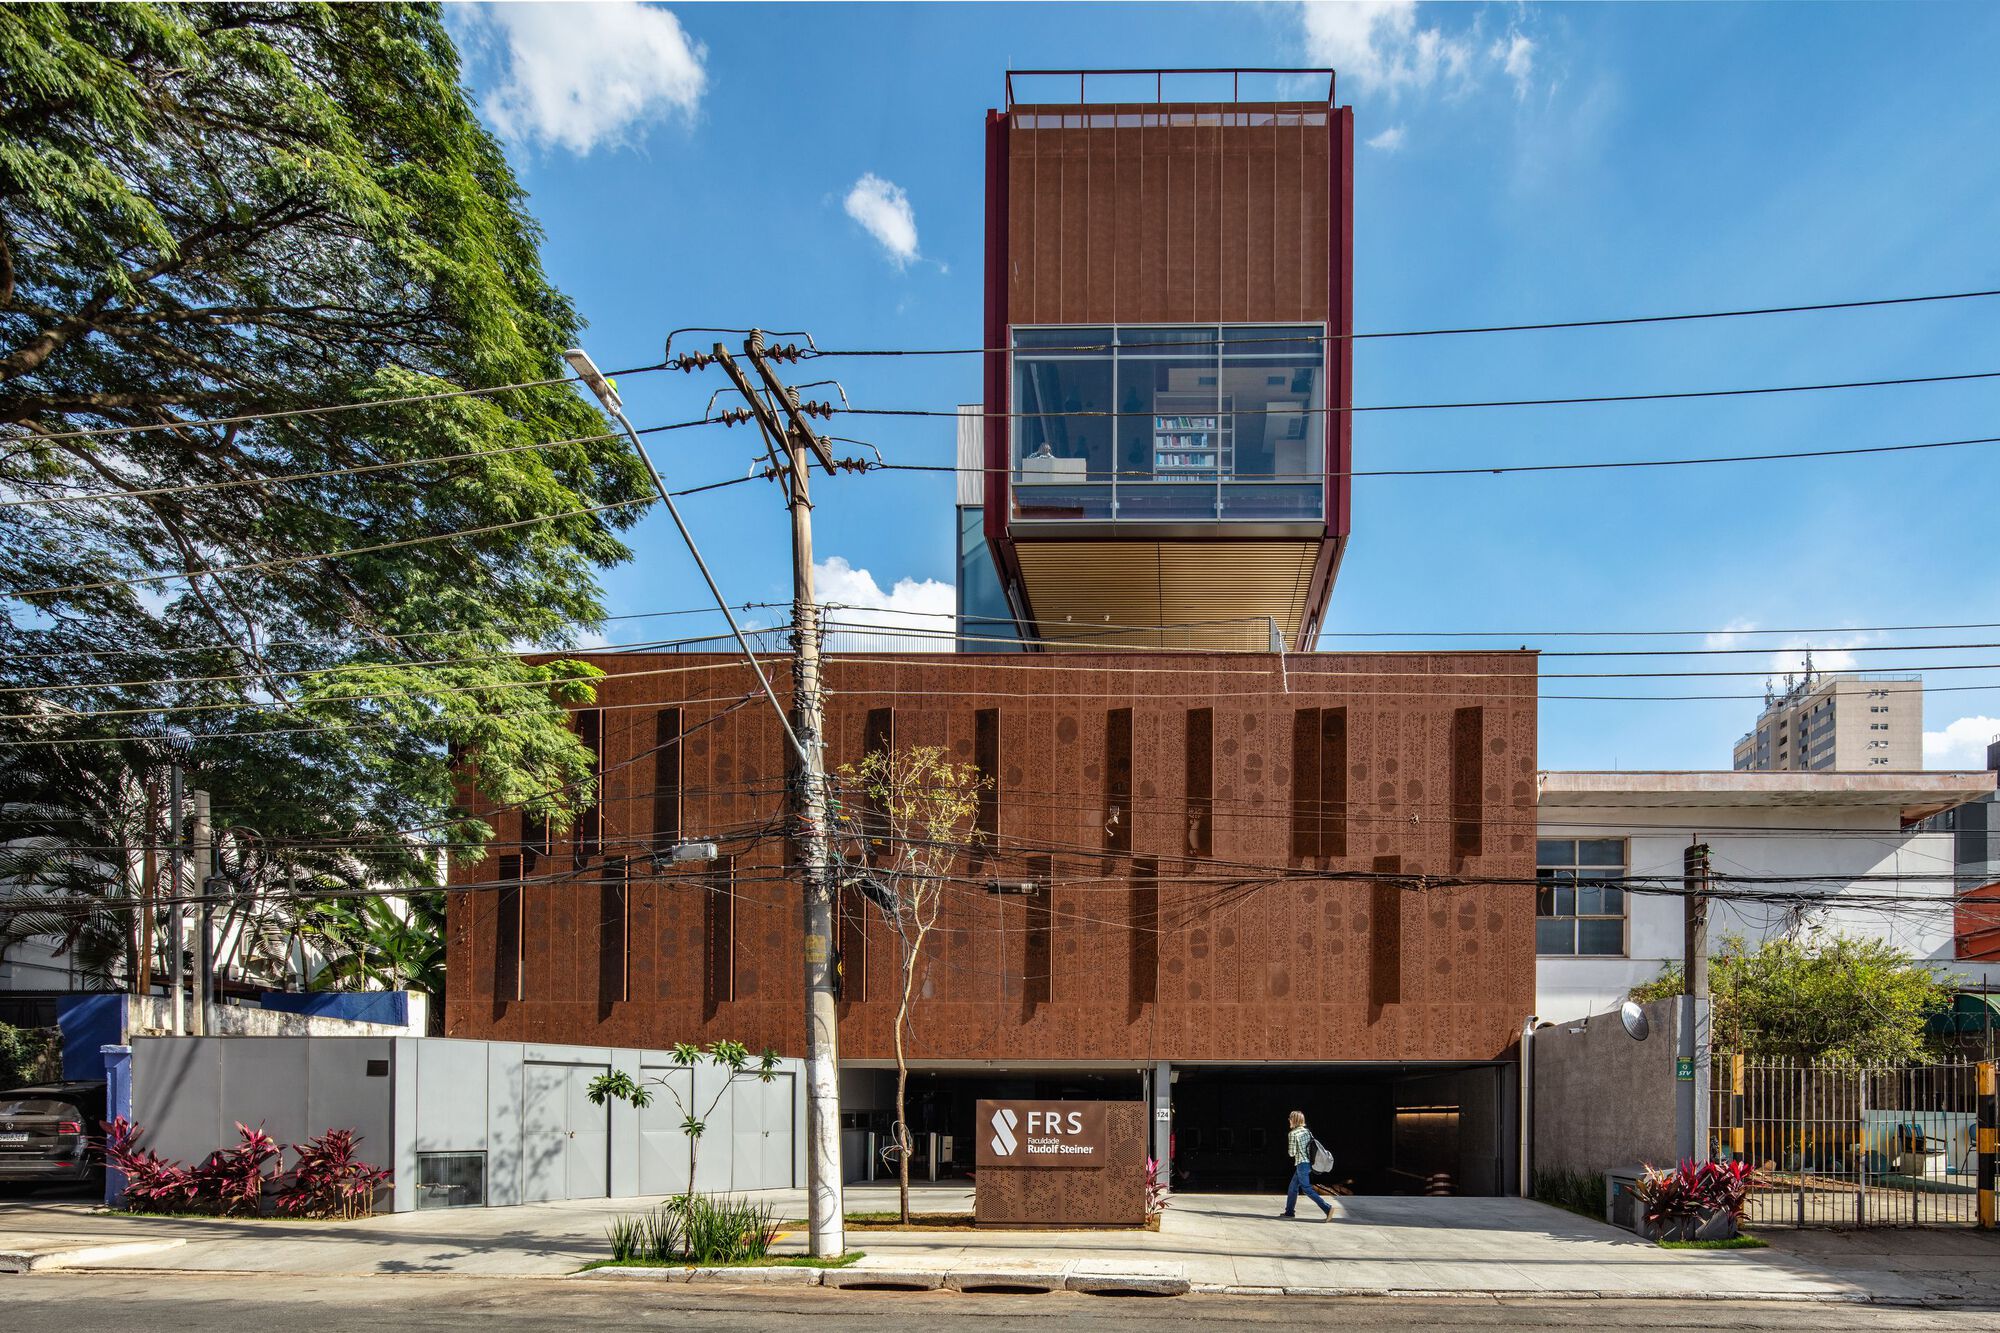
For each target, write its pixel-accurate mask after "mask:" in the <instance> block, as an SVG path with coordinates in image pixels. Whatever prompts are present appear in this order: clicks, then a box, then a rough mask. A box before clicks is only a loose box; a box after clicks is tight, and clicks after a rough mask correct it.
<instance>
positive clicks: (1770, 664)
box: [1702, 620, 1875, 682]
mask: <svg viewBox="0 0 2000 1333" xmlns="http://www.w3.org/2000/svg"><path fill="white" fill-rule="evenodd" d="M1756 628H1757V625H1756V622H1754V621H1749V620H1732V621H1730V622H1729V624H1728V626H1727V628H1725V629H1723V630H1722V631H1721V632H1720V633H1716V634H1708V635H1704V636H1703V637H1702V646H1703V647H1704V648H1714V649H1721V648H1768V649H1769V650H1770V653H1769V655H1768V656H1767V657H1765V658H1764V661H1763V667H1764V669H1765V670H1766V671H1768V672H1770V673H1771V676H1772V678H1773V680H1774V682H1776V681H1782V679H1783V678H1784V677H1785V675H1786V674H1788V673H1789V674H1791V675H1794V676H1803V675H1804V674H1805V669H1806V654H1807V650H1808V649H1810V650H1811V654H1812V669H1813V674H1814V675H1815V676H1824V675H1826V674H1827V673H1828V672H1833V671H1860V670H1862V669H1863V666H1862V663H1861V660H1860V659H1859V658H1857V657H1856V656H1855V655H1854V654H1853V653H1851V652H1848V651H1846V650H1847V649H1849V648H1860V647H1862V646H1864V645H1866V644H1868V643H1869V642H1871V641H1872V640H1873V639H1874V637H1875V636H1873V635H1869V634H1815V635H1812V636H1810V638H1798V637H1792V636H1786V635H1767V634H1756V633H1753V632H1752V631H1754V630H1755V629H1756ZM1741 656H1742V657H1743V659H1744V665H1745V666H1748V667H1751V668H1753V669H1754V668H1755V666H1756V665H1757V658H1756V656H1755V655H1754V654H1749V653H1745V654H1742V655H1741Z"/></svg>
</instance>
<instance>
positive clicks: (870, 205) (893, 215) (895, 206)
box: [846, 171, 922, 268]
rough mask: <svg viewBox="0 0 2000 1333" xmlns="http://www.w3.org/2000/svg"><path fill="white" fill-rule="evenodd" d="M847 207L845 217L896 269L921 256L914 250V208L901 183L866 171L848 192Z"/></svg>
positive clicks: (915, 216)
mask: <svg viewBox="0 0 2000 1333" xmlns="http://www.w3.org/2000/svg"><path fill="white" fill-rule="evenodd" d="M846 207H847V216H849V217H851V218H853V219H854V220H855V221H856V222H859V223H860V224H861V225H862V227H863V228H864V229H866V230H867V232H868V234H869V235H870V236H873V237H874V238H875V239H876V240H877V241H878V242H880V244H881V246H882V249H883V251H884V253H886V254H887V255H888V256H889V260H890V262H891V263H893V264H894V265H895V266H896V267H897V268H907V267H908V266H909V264H910V261H912V260H914V259H919V258H921V257H922V256H920V255H919V254H918V253H917V215H916V211H915V210H914V209H912V208H911V207H910V196H909V195H908V194H906V193H904V192H903V187H902V186H900V185H898V184H896V183H895V182H894V181H886V180H883V179H882V178H881V177H880V176H877V175H876V174H875V173H874V172H872V171H871V172H868V173H866V174H865V175H863V176H862V177H861V179H860V180H858V181H856V182H854V188H853V189H851V190H849V191H848V192H847V204H846Z"/></svg>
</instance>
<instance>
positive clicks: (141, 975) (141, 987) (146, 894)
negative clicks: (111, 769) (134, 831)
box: [132, 769, 160, 995]
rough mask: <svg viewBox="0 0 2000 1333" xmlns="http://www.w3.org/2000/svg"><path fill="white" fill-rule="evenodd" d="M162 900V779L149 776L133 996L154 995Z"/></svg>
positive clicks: (152, 772)
mask: <svg viewBox="0 0 2000 1333" xmlns="http://www.w3.org/2000/svg"><path fill="white" fill-rule="evenodd" d="M159 896H160V775H159V772H158V771H157V770H154V769H148V770H147V773H146V842H145V852H144V853H143V859H142V860H141V862H140V866H139V949H138V954H139V956H138V957H137V958H135V959H133V960H132V961H133V964H134V966H133V969H132V992H133V994H135V995H151V994H152V993H153V924H154V923H153V912H154V911H155V904H156V903H157V902H158V901H159Z"/></svg>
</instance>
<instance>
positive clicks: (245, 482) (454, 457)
mask: <svg viewBox="0 0 2000 1333" xmlns="http://www.w3.org/2000/svg"><path fill="white" fill-rule="evenodd" d="M622 438H624V437H623V436H622V435H621V434H619V433H618V432H615V431H604V432H602V433H600V434H597V435H576V436H571V437H570V438H568V439H563V440H536V441H534V442H532V443H530V444H513V445H507V446H505V447H503V448H499V449H473V450H469V451H467V452H465V453H458V454H437V455H432V456H429V457H424V458H406V459H402V460H399V461H396V462H389V463H362V464H357V465H356V466H353V467H335V468H321V469H320V470H318V471H316V472H285V473H279V474H275V475H273V476H268V477H234V478H231V479H230V480H228V481H198V482H189V483H187V484H186V485H182V486H149V487H145V488H143V489H137V490H129V491H127V490H119V491H90V492H86V493H84V494H82V495H34V496H27V497H24V498H22V499H18V500H0V509H19V508H23V507H25V506H28V505H64V504H89V503H92V502H95V501H100V500H151V499H157V498H158V497H160V496H165V495H197V494H207V493H212V492H215V491H227V490H234V489H237V488H239V487H244V486H275V485H279V484H281V483H287V482H294V481H321V480H325V479H326V478H329V477H357V476H364V475H367V474H370V473H376V472H394V471H397V470H398V469H401V468H410V467H421V466H423V465H424V464H427V463H460V462H464V461H466V460H468V459H474V458H501V457H505V456H506V455H508V454H519V453H528V452H530V451H533V450H537V449H557V448H561V447H563V446H565V445H571V444H596V443H598V442H600V441H603V440H617V439H622Z"/></svg>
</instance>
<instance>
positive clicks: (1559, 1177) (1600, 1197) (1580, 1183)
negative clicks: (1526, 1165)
mask: <svg viewBox="0 0 2000 1333" xmlns="http://www.w3.org/2000/svg"><path fill="white" fill-rule="evenodd" d="M1535 1197H1536V1198H1537V1199H1539V1200H1541V1201H1542V1202H1543V1203H1547V1204H1553V1205H1555V1206H1556V1207H1557V1208H1567V1209H1568V1210H1569V1211H1570V1212H1572V1213H1581V1214H1583V1215H1584V1216H1585V1217H1594V1218H1596V1219H1598V1220H1599V1221H1603V1220H1604V1177H1602V1176H1598V1175H1592V1174H1591V1173H1590V1172H1588V1171H1572V1170H1569V1169H1566V1168H1559V1169H1555V1170H1541V1171H1537V1172H1535Z"/></svg>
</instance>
